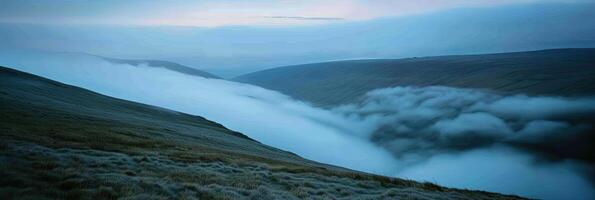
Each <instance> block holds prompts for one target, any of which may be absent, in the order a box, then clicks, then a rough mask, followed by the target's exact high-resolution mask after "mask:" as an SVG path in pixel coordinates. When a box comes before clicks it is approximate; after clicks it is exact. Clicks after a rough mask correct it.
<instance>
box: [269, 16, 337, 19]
mask: <svg viewBox="0 0 595 200" xmlns="http://www.w3.org/2000/svg"><path fill="white" fill-rule="evenodd" d="M264 18H270V19H288V20H345V18H340V17H301V16H265V17H264Z"/></svg>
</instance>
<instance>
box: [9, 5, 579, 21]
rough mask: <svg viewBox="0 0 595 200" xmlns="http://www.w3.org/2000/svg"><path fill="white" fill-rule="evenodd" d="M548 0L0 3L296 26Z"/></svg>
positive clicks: (40, 16)
mask: <svg viewBox="0 0 595 200" xmlns="http://www.w3.org/2000/svg"><path fill="white" fill-rule="evenodd" d="M546 1H548V0H541V1H538V0H500V1H491V0H448V1H445V0H424V1H407V0H377V1H365V0H325V1H316V0H252V1H246V0H240V1H233V0H223V1H214V0H207V1H189V0H170V1H140V0H131V1H118V0H105V1H88V0H83V1H72V0H57V1H48V0H42V1H36V0H24V1H22V0H8V1H3V4H4V5H3V6H2V8H0V12H1V13H2V14H0V19H1V21H3V22H17V23H54V24H65V23H66V24H103V25H167V26H199V27H218V26H232V25H247V26H270V25H281V26H294V25H304V24H319V23H333V22H337V21H356V20H370V19H374V18H380V17H394V16H406V15H416V14H425V13H429V12H434V11H438V10H445V9H453V8H461V7H490V6H500V5H509V4H527V3H535V2H546ZM550 1H551V0H550ZM570 1H572V0H570ZM554 2H555V1H554ZM561 2H563V1H561ZM573 2H575V1H573Z"/></svg>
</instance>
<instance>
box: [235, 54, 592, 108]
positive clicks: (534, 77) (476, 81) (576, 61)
mask: <svg viewBox="0 0 595 200" xmlns="http://www.w3.org/2000/svg"><path fill="white" fill-rule="evenodd" d="M233 80H235V81H238V82H243V83H249V84H254V85H258V86H261V87H264V88H268V89H272V90H277V91H280V92H282V93H285V94H287V95H290V96H292V97H294V98H297V99H300V100H305V101H309V102H312V103H314V104H316V105H319V106H332V105H337V104H342V103H349V102H353V101H355V100H356V99H357V98H358V97H360V96H361V95H363V94H365V93H366V92H367V91H369V90H372V89H378V88H384V87H393V86H430V85H444V86H451V87H464V88H487V89H493V90H496V91H499V92H505V93H526V94H530V95H566V96H576V95H595V49H553V50H542V51H531V52H515V53H500V54H485V55H463V56H438V57H421V58H406V59H373V60H349V61H337V62H325V63H314V64H305V65H295V66H287V67H279V68H274V69H269V70H264V71H259V72H254V73H251V74H246V75H243V76H239V77H236V78H234V79H233Z"/></svg>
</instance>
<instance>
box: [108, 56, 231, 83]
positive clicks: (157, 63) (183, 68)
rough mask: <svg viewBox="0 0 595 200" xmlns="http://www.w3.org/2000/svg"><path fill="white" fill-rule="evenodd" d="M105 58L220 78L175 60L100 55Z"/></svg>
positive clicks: (119, 62)
mask: <svg viewBox="0 0 595 200" xmlns="http://www.w3.org/2000/svg"><path fill="white" fill-rule="evenodd" d="M98 57H100V58H102V59H104V60H107V61H109V62H113V63H118V64H129V65H135V66H139V65H143V64H144V65H147V66H149V67H163V68H166V69H169V70H172V71H176V72H180V73H184V74H190V75H194V76H200V77H205V78H216V79H220V77H219V76H216V75H213V74H211V73H208V72H205V71H201V70H198V69H195V68H192V67H188V66H185V65H181V64H178V63H174V62H169V61H163V60H135V59H117V58H108V57H102V56H98Z"/></svg>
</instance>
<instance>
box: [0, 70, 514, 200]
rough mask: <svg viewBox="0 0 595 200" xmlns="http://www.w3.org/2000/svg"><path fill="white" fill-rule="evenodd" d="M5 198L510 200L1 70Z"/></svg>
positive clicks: (0, 156) (0, 160) (0, 172)
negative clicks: (323, 156) (363, 168)
mask: <svg viewBox="0 0 595 200" xmlns="http://www.w3.org/2000/svg"><path fill="white" fill-rule="evenodd" d="M0 138H1V140H0V176H1V177H2V179H0V196H2V197H3V198H6V199H20V198H23V199H27V198H28V199H42V198H47V199H116V198H119V197H125V198H131V199H182V198H183V199H302V198H308V199H329V198H330V199H353V198H358V197H359V198H363V199H395V198H407V199H413V198H415V199H441V198H444V199H446V198H453V199H514V198H518V197H514V196H503V195H499V194H495V193H487V192H480V191H468V190H457V189H449V188H443V187H440V186H437V185H434V184H431V183H417V182H413V181H407V180H401V179H396V178H388V177H382V176H375V175H370V174H365V173H360V172H356V171H351V170H347V169H343V168H338V167H334V166H329V165H324V164H320V163H315V162H312V161H308V160H305V159H303V158H300V157H299V156H297V155H295V154H292V153H289V152H286V151H282V150H279V149H275V148H272V147H268V146H266V145H263V144H261V143H259V142H257V141H254V140H252V139H250V138H248V137H246V136H245V135H243V134H241V133H237V132H234V131H231V130H228V129H226V128H225V127H223V126H222V125H220V124H217V123H215V122H211V121H208V120H206V119H204V118H202V117H198V116H193V115H188V114H184V113H179V112H175V111H171V110H166V109H162V108H158V107H153V106H148V105H143V104H139V103H134V102H129V101H125V100H120V99H115V98H111V97H107V96H104V95H100V94H97V93H94V92H91V91H88V90H84V89H81V88H77V87H73V86H69V85H65V84H61V83H58V82H55V81H51V80H48V79H45V78H41V77H38V76H34V75H31V74H26V73H23V72H19V71H16V70H12V69H8V68H1V67H0Z"/></svg>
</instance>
